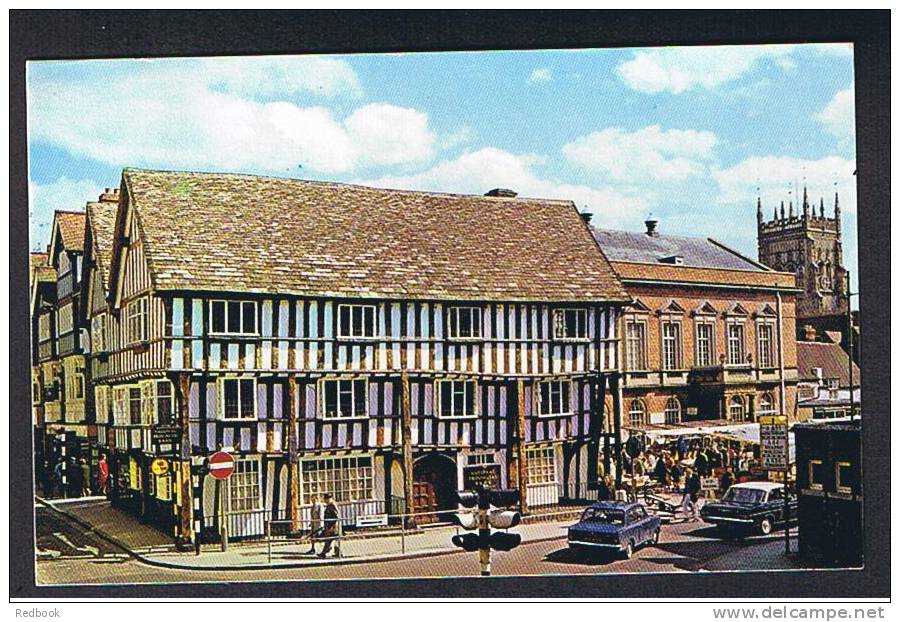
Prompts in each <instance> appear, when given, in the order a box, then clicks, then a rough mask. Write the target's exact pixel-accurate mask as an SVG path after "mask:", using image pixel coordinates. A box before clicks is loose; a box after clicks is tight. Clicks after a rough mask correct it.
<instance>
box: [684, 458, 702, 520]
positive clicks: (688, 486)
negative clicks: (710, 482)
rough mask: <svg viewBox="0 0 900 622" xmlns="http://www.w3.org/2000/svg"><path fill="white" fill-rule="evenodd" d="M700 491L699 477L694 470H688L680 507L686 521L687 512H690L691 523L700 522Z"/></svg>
mask: <svg viewBox="0 0 900 622" xmlns="http://www.w3.org/2000/svg"><path fill="white" fill-rule="evenodd" d="M700 490H701V487H700V476H699V475H698V474H697V471H696V470H690V471H689V472H688V476H687V480H686V481H685V483H684V497H682V500H681V507H682V510H683V511H684V515H685V520H688V519H687V516H688V510H690V520H691V521H692V522H696V521H698V520H700V518H699V510H700V507H699V505H700V504H699V501H700Z"/></svg>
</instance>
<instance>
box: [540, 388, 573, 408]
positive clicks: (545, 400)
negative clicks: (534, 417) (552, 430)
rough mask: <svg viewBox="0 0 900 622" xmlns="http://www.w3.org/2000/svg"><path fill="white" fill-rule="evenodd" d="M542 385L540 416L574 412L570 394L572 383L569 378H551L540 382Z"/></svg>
mask: <svg viewBox="0 0 900 622" xmlns="http://www.w3.org/2000/svg"><path fill="white" fill-rule="evenodd" d="M538 386H539V387H540V404H539V408H538V416H544V417H546V416H555V415H568V414H571V413H572V402H571V401H570V399H569V395H570V393H571V390H572V383H571V382H569V381H568V380H549V381H547V382H541V383H539V384H538Z"/></svg>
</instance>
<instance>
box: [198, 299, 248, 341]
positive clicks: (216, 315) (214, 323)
mask: <svg viewBox="0 0 900 622" xmlns="http://www.w3.org/2000/svg"><path fill="white" fill-rule="evenodd" d="M209 326H210V330H209V332H210V333H211V334H214V335H256V334H257V332H258V331H257V328H256V302H254V301H248V300H243V301H242V300H213V301H211V302H210V304H209Z"/></svg>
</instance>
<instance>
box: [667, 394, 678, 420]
mask: <svg viewBox="0 0 900 622" xmlns="http://www.w3.org/2000/svg"><path fill="white" fill-rule="evenodd" d="M665 416H666V423H681V402H680V401H679V400H678V398H677V397H670V398H669V399H668V400H666V410H665Z"/></svg>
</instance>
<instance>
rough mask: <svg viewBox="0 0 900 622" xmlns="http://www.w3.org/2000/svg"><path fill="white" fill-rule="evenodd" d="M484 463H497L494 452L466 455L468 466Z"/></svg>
mask: <svg viewBox="0 0 900 622" xmlns="http://www.w3.org/2000/svg"><path fill="white" fill-rule="evenodd" d="M482 464H497V457H496V456H495V455H494V454H469V455H468V456H466V466H478V465H482Z"/></svg>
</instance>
